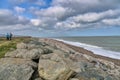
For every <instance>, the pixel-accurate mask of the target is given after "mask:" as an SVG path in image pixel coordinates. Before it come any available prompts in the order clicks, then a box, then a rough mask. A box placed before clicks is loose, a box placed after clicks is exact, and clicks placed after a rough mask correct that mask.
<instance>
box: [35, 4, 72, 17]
mask: <svg viewBox="0 0 120 80" xmlns="http://www.w3.org/2000/svg"><path fill="white" fill-rule="evenodd" d="M68 12H71V11H70V9H68V8H64V7H61V6H52V7H49V8H47V9H41V10H37V11H36V12H35V14H36V15H38V16H39V17H52V18H56V19H59V18H62V17H64V16H65V15H66V14H67V13H68Z"/></svg>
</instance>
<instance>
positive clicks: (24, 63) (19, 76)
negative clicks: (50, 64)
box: [0, 58, 37, 80]
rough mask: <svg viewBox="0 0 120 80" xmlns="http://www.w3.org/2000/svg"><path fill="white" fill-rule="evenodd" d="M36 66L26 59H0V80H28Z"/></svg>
mask: <svg viewBox="0 0 120 80" xmlns="http://www.w3.org/2000/svg"><path fill="white" fill-rule="evenodd" d="M36 68H37V64H36V63H34V62H32V61H30V60H26V59H18V58H2V59H0V80H30V79H31V77H32V74H33V73H34V69H36Z"/></svg>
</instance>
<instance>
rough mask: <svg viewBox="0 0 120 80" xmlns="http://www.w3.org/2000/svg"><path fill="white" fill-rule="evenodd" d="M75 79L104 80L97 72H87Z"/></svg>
mask: <svg viewBox="0 0 120 80" xmlns="http://www.w3.org/2000/svg"><path fill="white" fill-rule="evenodd" d="M75 78H77V79H79V80H104V77H103V76H101V75H100V74H98V73H97V71H95V70H92V71H85V72H81V73H79V74H77V75H76V76H75Z"/></svg>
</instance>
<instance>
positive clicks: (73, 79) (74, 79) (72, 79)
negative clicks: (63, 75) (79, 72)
mask: <svg viewBox="0 0 120 80" xmlns="http://www.w3.org/2000/svg"><path fill="white" fill-rule="evenodd" d="M69 80H79V79H77V78H71V79H69Z"/></svg>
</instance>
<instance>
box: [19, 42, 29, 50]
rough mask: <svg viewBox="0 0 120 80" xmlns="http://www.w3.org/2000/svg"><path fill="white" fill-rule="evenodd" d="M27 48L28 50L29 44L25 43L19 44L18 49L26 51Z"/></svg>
mask: <svg viewBox="0 0 120 80" xmlns="http://www.w3.org/2000/svg"><path fill="white" fill-rule="evenodd" d="M26 48H27V44H25V43H23V42H22V43H18V44H17V49H26Z"/></svg>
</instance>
